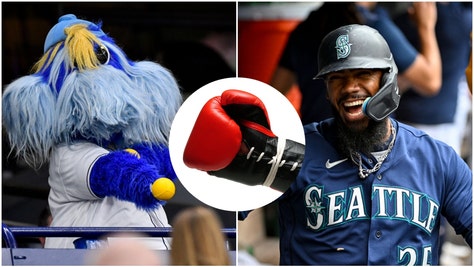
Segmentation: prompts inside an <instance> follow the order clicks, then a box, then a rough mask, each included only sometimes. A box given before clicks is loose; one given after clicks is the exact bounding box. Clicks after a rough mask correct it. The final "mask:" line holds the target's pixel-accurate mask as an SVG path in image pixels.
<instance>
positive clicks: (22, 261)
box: [2, 223, 236, 266]
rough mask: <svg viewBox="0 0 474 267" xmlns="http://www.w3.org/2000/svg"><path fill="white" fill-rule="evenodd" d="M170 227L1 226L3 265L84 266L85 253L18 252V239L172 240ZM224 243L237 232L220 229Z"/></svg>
mask: <svg viewBox="0 0 474 267" xmlns="http://www.w3.org/2000/svg"><path fill="white" fill-rule="evenodd" d="M172 232H173V228H171V227H156V228H155V227H36V226H31V227H30V226H8V225H6V224H4V223H2V239H3V242H2V243H3V245H2V246H3V247H2V265H4V266H5V265H84V264H85V261H84V257H85V256H86V253H87V251H88V249H43V248H20V247H18V244H17V239H18V238H24V237H28V238H32V237H77V238H86V239H99V238H101V237H104V236H108V235H112V234H118V233H132V234H133V233H137V234H140V235H145V236H149V237H171V235H172ZM222 232H223V234H224V235H225V236H226V238H227V242H228V244H229V243H232V242H234V243H235V240H236V229H235V228H223V229H222ZM228 249H229V255H230V257H231V261H232V262H233V263H235V261H236V259H235V256H236V252H235V244H231V245H228ZM169 252H170V251H169V250H156V253H157V254H159V257H160V259H161V260H162V261H163V264H165V265H166V264H167V263H168V261H169Z"/></svg>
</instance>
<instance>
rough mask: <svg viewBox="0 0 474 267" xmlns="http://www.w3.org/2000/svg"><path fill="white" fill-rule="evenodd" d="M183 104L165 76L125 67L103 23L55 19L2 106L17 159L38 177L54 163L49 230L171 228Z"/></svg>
mask: <svg viewBox="0 0 474 267" xmlns="http://www.w3.org/2000/svg"><path fill="white" fill-rule="evenodd" d="M181 102H182V98H181V94H180V91H179V88H178V85H177V83H176V80H175V79H174V77H173V76H172V74H171V73H170V72H169V71H168V70H167V69H165V68H163V67H162V66H161V65H159V64H157V63H153V62H150V61H138V62H134V61H131V60H130V59H128V58H127V56H126V55H125V54H124V52H123V51H122V50H121V49H120V48H119V47H118V46H117V45H116V44H115V43H114V40H113V39H112V38H111V37H109V36H108V35H107V34H106V33H104V32H103V31H102V30H101V23H98V24H95V23H92V22H89V21H86V20H81V19H78V18H77V17H76V16H75V15H73V14H68V15H64V16H62V17H61V18H59V21H58V23H57V24H56V25H55V26H54V27H53V28H52V29H51V30H50V31H49V33H48V35H47V37H46V40H45V44H44V55H43V56H42V58H41V59H40V60H39V61H38V62H37V63H36V64H35V65H34V66H33V69H32V74H31V75H27V76H24V77H20V78H19V79H17V80H15V81H13V82H12V83H11V84H9V85H8V86H7V87H6V88H5V91H4V94H3V100H2V104H3V106H2V113H3V122H4V126H5V130H6V132H7V135H8V139H9V141H10V143H11V147H12V152H13V151H15V153H14V154H15V156H16V157H18V158H19V159H22V160H24V161H25V162H26V163H28V164H29V165H30V166H32V167H34V168H39V167H40V166H42V165H43V164H46V163H49V185H50V187H51V190H50V194H49V200H48V201H49V205H50V208H51V213H52V217H53V221H52V224H51V226H75V227H87V226H94V227H114V226H116V227H128V226H130V227H169V224H168V219H167V217H166V213H165V211H164V209H163V205H165V203H166V201H167V200H169V199H170V198H171V197H172V196H173V195H174V192H175V187H174V183H173V180H175V179H177V177H176V174H175V172H174V170H173V168H172V165H171V161H170V156H169V150H168V147H167V146H168V137H169V132H170V128H171V123H172V120H173V118H174V116H175V114H176V112H177V110H178V108H179V106H180V105H181ZM73 240H75V238H48V239H47V240H46V247H47V248H74V244H73ZM167 242H168V241H167V240H166V239H164V238H163V239H158V243H159V244H158V246H159V247H160V248H163V249H168V248H169V247H168V246H169V244H168V243H167Z"/></svg>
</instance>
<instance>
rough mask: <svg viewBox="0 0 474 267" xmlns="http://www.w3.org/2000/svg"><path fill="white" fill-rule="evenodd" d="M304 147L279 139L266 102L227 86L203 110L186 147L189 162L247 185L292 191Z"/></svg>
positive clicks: (193, 166)
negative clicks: (274, 130)
mask: <svg viewBox="0 0 474 267" xmlns="http://www.w3.org/2000/svg"><path fill="white" fill-rule="evenodd" d="M303 157H304V145H302V144H299V143H297V142H294V141H292V140H285V139H283V138H278V137H277V136H276V135H275V134H274V133H273V132H272V131H271V129H270V123H269V121H268V114H267V111H266V108H265V105H264V104H263V102H262V101H261V100H260V99H259V98H257V97H256V96H254V95H252V94H250V93H247V92H245V91H240V90H227V91H225V92H223V93H222V95H221V96H220V97H219V96H217V97H214V98H212V99H210V100H209V101H208V102H207V103H206V104H205V105H204V107H203V108H202V110H201V112H200V114H199V116H198V118H197V120H196V123H195V125H194V128H193V130H192V132H191V135H190V138H189V140H188V143H187V144H186V148H185V151H184V158H183V159H184V163H185V164H186V165H187V166H188V167H191V168H196V169H199V170H203V171H207V172H208V173H209V174H211V175H215V176H218V177H222V178H227V179H230V180H233V181H237V182H241V183H244V184H247V185H264V186H269V187H272V188H274V189H277V190H279V191H282V192H283V191H286V189H288V187H289V186H290V185H291V183H292V182H293V181H294V180H295V179H296V176H297V174H298V172H299V170H300V168H301V163H302V161H303Z"/></svg>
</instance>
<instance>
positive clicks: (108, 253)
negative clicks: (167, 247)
mask: <svg viewBox="0 0 474 267" xmlns="http://www.w3.org/2000/svg"><path fill="white" fill-rule="evenodd" d="M141 237H142V236H140V235H137V234H127V233H123V234H117V235H112V236H110V237H109V238H113V242H111V241H109V242H108V243H109V245H108V246H107V247H105V248H100V249H92V250H89V251H88V254H87V256H86V258H85V264H86V265H116V266H117V265H148V266H151V265H160V264H161V262H160V259H159V257H158V254H156V253H155V252H154V251H153V250H152V249H151V248H150V247H149V246H148V245H147V244H146V243H145V242H143V241H141V240H140V238H141Z"/></svg>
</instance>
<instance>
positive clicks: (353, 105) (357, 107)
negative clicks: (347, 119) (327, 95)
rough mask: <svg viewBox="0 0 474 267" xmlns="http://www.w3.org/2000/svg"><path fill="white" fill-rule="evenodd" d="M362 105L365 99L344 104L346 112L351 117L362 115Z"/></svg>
mask: <svg viewBox="0 0 474 267" xmlns="http://www.w3.org/2000/svg"><path fill="white" fill-rule="evenodd" d="M362 104H364V99H358V100H353V101H346V102H344V103H343V106H344V111H345V112H346V113H349V114H351V115H357V114H360V113H362Z"/></svg>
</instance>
